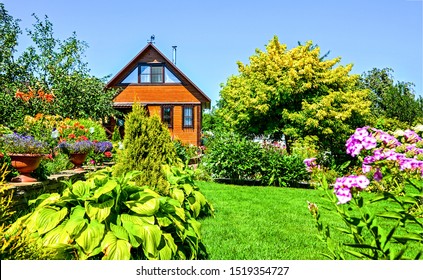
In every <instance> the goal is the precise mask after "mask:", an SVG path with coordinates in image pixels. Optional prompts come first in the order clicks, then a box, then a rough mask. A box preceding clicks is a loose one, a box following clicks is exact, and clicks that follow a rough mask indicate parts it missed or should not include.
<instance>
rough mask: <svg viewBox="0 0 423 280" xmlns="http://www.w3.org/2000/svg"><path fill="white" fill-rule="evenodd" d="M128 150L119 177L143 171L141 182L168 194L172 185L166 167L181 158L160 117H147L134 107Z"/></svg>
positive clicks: (128, 127)
mask: <svg viewBox="0 0 423 280" xmlns="http://www.w3.org/2000/svg"><path fill="white" fill-rule="evenodd" d="M123 146H124V150H123V151H122V153H121V154H120V156H119V158H118V160H117V162H116V168H115V174H116V175H122V174H124V173H126V172H129V171H132V170H139V171H142V172H141V173H139V175H138V176H137V182H138V183H139V184H141V185H147V186H149V187H151V188H152V189H154V190H157V191H158V192H159V193H162V194H166V193H167V191H168V186H169V184H168V183H167V181H166V180H165V174H164V172H163V169H162V166H163V165H166V164H169V165H172V164H175V163H176V162H177V156H176V152H175V147H174V145H173V143H172V140H171V137H170V133H169V130H168V128H167V127H166V126H165V125H164V124H163V123H162V122H161V120H160V118H159V117H158V116H157V115H154V116H151V117H149V116H147V113H146V111H145V109H144V108H142V107H141V105H140V104H134V106H133V107H132V112H131V113H129V114H128V115H127V116H126V119H125V138H124V141H123Z"/></svg>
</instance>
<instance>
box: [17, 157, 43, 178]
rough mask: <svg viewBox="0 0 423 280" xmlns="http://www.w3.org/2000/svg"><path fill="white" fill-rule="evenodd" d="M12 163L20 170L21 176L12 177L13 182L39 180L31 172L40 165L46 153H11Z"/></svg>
mask: <svg viewBox="0 0 423 280" xmlns="http://www.w3.org/2000/svg"><path fill="white" fill-rule="evenodd" d="M9 156H10V160H11V164H12V166H13V167H14V168H16V170H18V172H19V176H17V177H14V178H12V180H11V181H12V182H37V179H35V178H33V177H31V175H30V174H31V172H32V171H34V170H35V169H37V168H38V166H40V162H41V160H42V159H43V157H44V155H41V154H9Z"/></svg>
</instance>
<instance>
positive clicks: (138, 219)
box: [120, 214, 155, 225]
mask: <svg viewBox="0 0 423 280" xmlns="http://www.w3.org/2000/svg"><path fill="white" fill-rule="evenodd" d="M120 219H121V221H122V222H123V223H124V222H128V221H129V222H132V223H134V224H137V225H145V224H150V225H154V223H155V219H154V216H149V217H147V216H135V215H129V214H122V215H121V216H120Z"/></svg>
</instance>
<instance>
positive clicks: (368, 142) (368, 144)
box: [362, 136, 377, 150]
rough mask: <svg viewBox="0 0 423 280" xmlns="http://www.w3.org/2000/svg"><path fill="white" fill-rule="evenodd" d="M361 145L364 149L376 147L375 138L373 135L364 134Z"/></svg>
mask: <svg viewBox="0 0 423 280" xmlns="http://www.w3.org/2000/svg"><path fill="white" fill-rule="evenodd" d="M362 145H363V148H364V149H366V150H371V149H373V148H376V146H377V140H376V138H374V137H373V136H366V137H364V139H363V141H362Z"/></svg>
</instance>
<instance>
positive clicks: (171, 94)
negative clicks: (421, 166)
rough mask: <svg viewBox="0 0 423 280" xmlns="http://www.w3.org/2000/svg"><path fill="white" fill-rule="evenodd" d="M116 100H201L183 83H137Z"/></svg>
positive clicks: (141, 101)
mask: <svg viewBox="0 0 423 280" xmlns="http://www.w3.org/2000/svg"><path fill="white" fill-rule="evenodd" d="M113 101H114V102H140V103H148V102H199V100H198V99H197V98H196V97H195V96H194V95H193V94H192V93H191V92H190V91H189V90H188V89H187V88H186V87H184V86H182V85H166V84H164V85H160V86H158V85H139V86H138V85H136V86H132V85H131V86H127V87H126V88H125V89H124V90H123V91H122V92H121V93H120V94H119V95H118V96H116V97H115V99H114V100H113Z"/></svg>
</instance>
